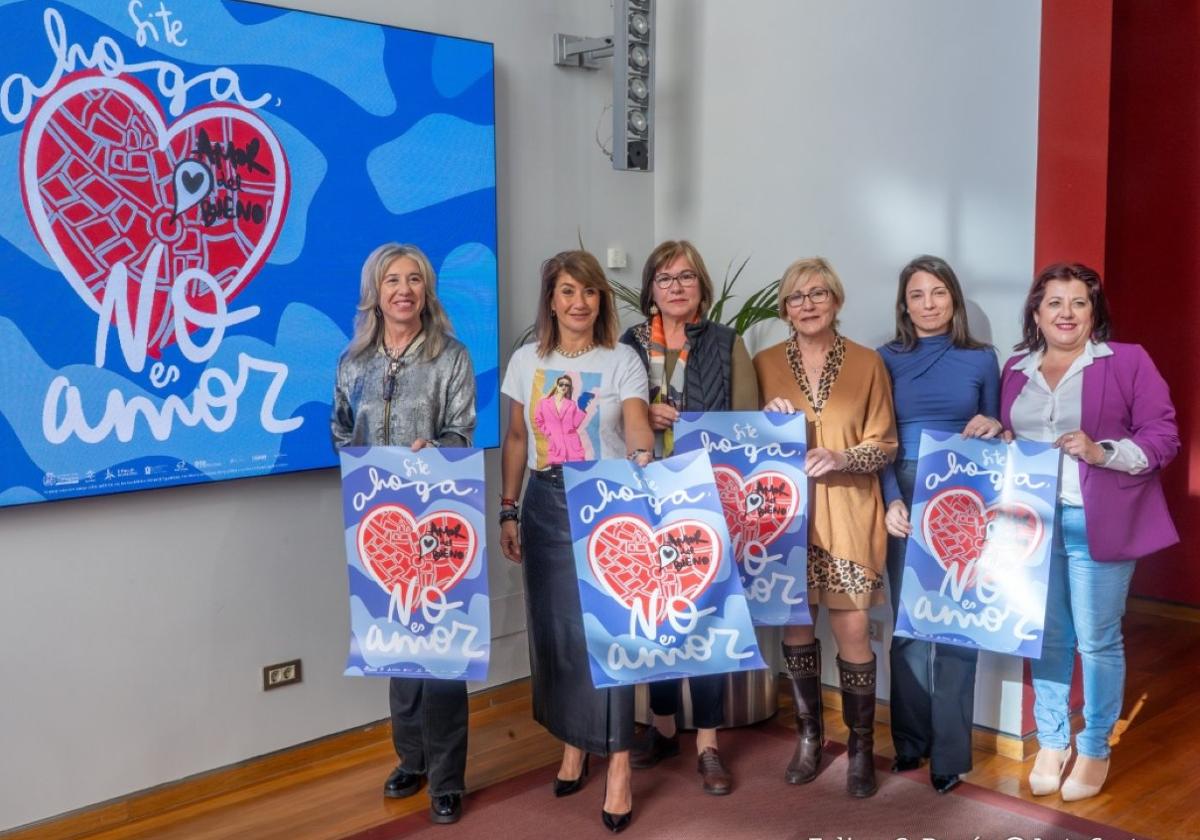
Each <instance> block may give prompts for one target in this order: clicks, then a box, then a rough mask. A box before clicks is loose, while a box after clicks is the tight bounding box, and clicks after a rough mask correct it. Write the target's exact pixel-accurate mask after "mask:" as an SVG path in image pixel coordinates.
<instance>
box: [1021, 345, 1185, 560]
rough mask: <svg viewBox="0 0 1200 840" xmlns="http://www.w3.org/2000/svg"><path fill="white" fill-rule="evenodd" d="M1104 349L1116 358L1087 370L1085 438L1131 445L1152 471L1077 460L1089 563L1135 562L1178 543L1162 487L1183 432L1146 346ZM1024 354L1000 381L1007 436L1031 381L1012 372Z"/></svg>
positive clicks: (1116, 346) (1165, 384) (1022, 354)
mask: <svg viewBox="0 0 1200 840" xmlns="http://www.w3.org/2000/svg"><path fill="white" fill-rule="evenodd" d="M1107 344H1108V346H1109V347H1110V348H1112V351H1113V354H1112V355H1111V356H1104V357H1101V358H1099V359H1096V360H1095V361H1093V362H1092V364H1090V365H1088V366H1087V367H1086V368H1084V370H1083V412H1082V426H1083V431H1084V432H1086V433H1087V436H1088V437H1090V438H1091V439H1092V440H1096V441H1099V440H1119V439H1120V438H1131V439H1132V440H1133V442H1134V443H1136V444H1137V445H1138V446H1140V447H1141V449H1142V452H1144V453H1146V460H1147V461H1148V462H1149V467H1148V468H1147V469H1146V470H1145V471H1144V472H1141V473H1138V474H1137V475H1130V474H1129V473H1125V472H1120V471H1118V470H1106V469H1104V468H1103V467H1093V466H1091V465H1089V464H1085V463H1084V462H1083V461H1080V462H1079V483H1080V487H1081V489H1082V491H1083V509H1084V518H1085V519H1086V521H1087V537H1088V550H1089V551H1090V552H1091V555H1092V559H1093V560H1098V561H1117V560H1136V559H1138V558H1140V557H1145V556H1146V555H1147V554H1152V553H1153V552H1155V551H1158V550H1159V549H1162V548H1166V547H1167V546H1169V545H1174V544H1175V543H1177V542H1179V534H1178V532H1176V530H1175V524H1174V523H1173V522H1172V521H1171V514H1170V513H1169V512H1168V511H1167V499H1166V496H1165V494H1164V493H1163V489H1162V482H1161V481H1159V474H1160V471H1161V470H1162V468H1163V467H1165V466H1166V465H1167V464H1168V463H1170V461H1171V459H1172V458H1174V457H1175V454H1176V453H1177V452H1178V451H1179V428H1178V427H1177V426H1176V425H1175V406H1174V405H1172V404H1171V394H1170V391H1169V390H1168V388H1167V383H1166V381H1165V380H1164V379H1163V378H1162V375H1161V374H1160V373H1159V372H1158V368H1156V367H1155V366H1154V362H1152V361H1150V356H1149V355H1148V354H1147V353H1146V351H1145V350H1143V349H1142V347H1141V345H1140V344H1119V343H1117V342H1115V341H1110V342H1107ZM1025 355H1026V354H1024V353H1021V354H1018V355H1016V356H1013V357H1012V358H1011V359H1009V360H1008V361H1007V362H1005V363H1004V373H1003V374H1001V377H1000V422H1001V423H1003V424H1004V428H1006V429H1011V428H1012V405H1013V403H1014V402H1015V401H1016V399H1017V395H1018V394H1019V393H1021V389H1022V388H1024V387H1025V385H1026V383H1028V382H1029V378H1028V377H1027V376H1025V374H1024V373H1022V372H1021V371H1019V370H1013V365H1014V364H1016V363H1017V362H1018V361H1020V360H1021V359H1022V358H1023V357H1024V356H1025Z"/></svg>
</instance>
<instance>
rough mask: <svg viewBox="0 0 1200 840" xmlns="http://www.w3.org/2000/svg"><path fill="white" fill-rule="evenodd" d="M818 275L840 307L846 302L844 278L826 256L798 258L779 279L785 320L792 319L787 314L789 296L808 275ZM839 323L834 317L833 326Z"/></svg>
mask: <svg viewBox="0 0 1200 840" xmlns="http://www.w3.org/2000/svg"><path fill="white" fill-rule="evenodd" d="M814 274H815V275H816V276H818V277H820V278H821V279H823V280H824V281H825V285H826V286H827V287H828V288H829V293H830V294H831V295H833V301H834V303H835V304H837V306H838V308H839V309H840V308H841V306H842V304H843V303H845V302H846V289H845V287H844V286H842V279H841V278H840V277H838V275H837V272H836V271H834V270H833V266H832V265H830V264H829V260H827V259H825V258H824V257H805V258H804V259H800V260H796V261H795V262H794V263H792V264H791V265H789V266H788V267H787V270H786V271H785V272H783V279H782V280H780V281H779V302H778V303H779V317H780V318H782V319H783V320H785V321H789V322H790V319H789V318H788V316H787V296H788V295H790V294H791V293H792V292H794V291H795V290H796V287H797V286H799V285H800V284H801V283H802V282H804V279H805V278H806V277H809V276H810V275H814ZM837 325H838V320H837V318H836V317H835V318H834V319H833V326H835V327H836V326H837Z"/></svg>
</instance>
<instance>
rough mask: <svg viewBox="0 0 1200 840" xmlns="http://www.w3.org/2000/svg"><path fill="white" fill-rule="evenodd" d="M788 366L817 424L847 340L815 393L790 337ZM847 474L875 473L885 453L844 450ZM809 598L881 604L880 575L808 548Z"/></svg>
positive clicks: (865, 447)
mask: <svg viewBox="0 0 1200 840" xmlns="http://www.w3.org/2000/svg"><path fill="white" fill-rule="evenodd" d="M786 352H787V361H788V366H789V367H790V368H791V371H792V376H793V377H795V379H796V384H797V385H799V386H800V390H801V391H803V392H804V396H805V397H806V398H807V399H808V401H809V403H810V404H811V406H812V410H813V413H814V414H815V415H816V418H815V419H816V422H817V423H818V424H819V423H820V416H821V410H822V409H823V408H824V407H825V403H826V402H827V401H828V400H829V393H830V391H831V390H832V388H833V383H834V382H836V381H837V378H838V374H840V373H841V370H842V361H843V360H844V359H845V356H846V341H845V339H844V338H842V336H840V335H838V336H836V337H835V339H834V343H833V348H832V349H831V350H830V351H829V353H828V354H826V356H825V365H824V367H823V368H822V369H821V376H820V379H819V380H818V381H817V388H816V392H815V393H814V392H813V390H812V386H811V384H810V383H809V381H808V376H807V375H806V374H805V372H804V365H803V363H802V362H801V360H800V348H799V346H798V345H797V344H796V339H795V337H794V336H793V337H792V338H789V339H788V341H787V345H786ZM845 455H846V458H847V461H848V463H847V466H846V469H845V472H848V473H877V472H879V470H881V469H882V468H883V467H884V466H886V465H887V463H888V457H887V453H885V452H884V451H883V450H882V449H881V448H879V447H878V446H876V445H874V444H871V443H862V444H859V445H858V446H852V447H850V448H849V449H846V450H845ZM808 599H809V603H810V604H824V605H825V606H827V607H829V608H831V609H851V610H864V609H868V608H870V607H872V606H874V605H875V604H880V603H883V600H884V592H883V576H882V575H881V574H880V573H879V572H876V571H874V570H872V569H870V568H868V567H866V566H863V565H861V564H859V563H856V562H854V561H853V560H851V559H849V558H845V557H835V556H834V555H832V554H830V553H829V552H828V551H826V550H825V549H823V548H821V547H820V546H817V545H813V544H812V543H811V542H810V543H809V546H808Z"/></svg>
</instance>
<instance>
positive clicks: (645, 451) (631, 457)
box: [626, 449, 650, 461]
mask: <svg viewBox="0 0 1200 840" xmlns="http://www.w3.org/2000/svg"><path fill="white" fill-rule="evenodd" d="M649 454H650V450H649V449H635V450H633V451H632V452H630V453H629V455H627V456H626V457H627V458H629V460H630V461H632V460H634V459H635V458H637V456H639V455H649Z"/></svg>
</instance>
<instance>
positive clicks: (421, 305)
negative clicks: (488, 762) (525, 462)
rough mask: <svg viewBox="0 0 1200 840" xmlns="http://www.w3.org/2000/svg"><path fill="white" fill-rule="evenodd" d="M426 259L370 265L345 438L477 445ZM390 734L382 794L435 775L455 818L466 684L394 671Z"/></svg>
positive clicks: (344, 388)
mask: <svg viewBox="0 0 1200 840" xmlns="http://www.w3.org/2000/svg"><path fill="white" fill-rule="evenodd" d="M451 333H452V328H451V326H450V319H449V318H448V317H447V316H446V312H445V310H444V309H443V308H442V305H441V303H439V302H438V298H437V278H436V276H435V275H434V271H433V266H432V265H430V263H429V258H428V257H426V256H425V254H424V253H422V252H421V250H420V249H419V248H417V247H415V246H413V245H398V244H395V243H390V244H387V245H381V246H380V247H378V248H376V249H375V250H374V251H373V252H372V253H371V255H370V256H369V257H367V261H366V262H365V263H364V264H363V268H362V280H361V284H360V288H359V300H358V314H357V316H356V317H355V320H354V335H353V337H352V338H351V339H350V344H349V346H348V347H347V348H346V350H345V352H344V353H343V354H342V357H341V359H340V360H339V361H338V367H337V382H336V385H335V387H334V394H333V415H332V418H331V421H330V429H331V431H332V433H333V444H334V446H335V447H338V448H339V449H340V448H341V447H343V446H407V447H410V448H411V449H412V450H413V451H414V452H415V451H417V450H419V449H422V448H424V447H426V446H470V445H471V435H472V433H473V432H474V430H475V373H474V371H473V370H472V367H471V357H470V355H469V354H468V353H467V348H466V347H465V346H464V345H463V344H462V342H460V341H458V340H457V339H455V338H454V336H453V335H452V334H451ZM388 700H389V705H390V706H391V713H392V743H393V745H394V746H395V748H396V754H397V755H398V756H399V758H400V763H399V765H398V766H397V767H396V768H395V769H394V770H393V771H392V772H391V774H390V775H389V776H388V778H387V781H386V782H385V783H384V786H383V795H384V796H386V797H389V798H391V799H400V798H403V797H406V796H412V795H413V794H415V793H416V792H417V791H418V790H420V788H421V781H422V779H426V778H427V779H428V781H429V797H430V818H431V819H432V820H433V821H434V822H435V823H452V822H457V821H458V819H459V817H460V816H462V794H463V791H464V790H465V788H466V783H465V781H464V773H465V771H466V766H467V684H466V683H465V682H464V681H462V680H436V679H397V678H392V680H391V681H390V685H389V691H388Z"/></svg>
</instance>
